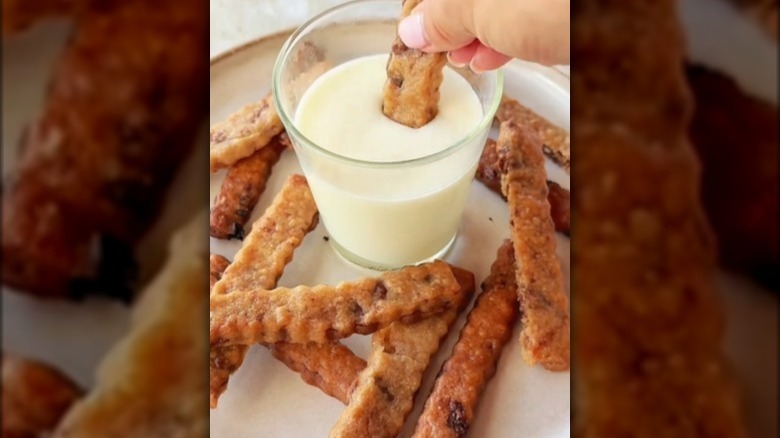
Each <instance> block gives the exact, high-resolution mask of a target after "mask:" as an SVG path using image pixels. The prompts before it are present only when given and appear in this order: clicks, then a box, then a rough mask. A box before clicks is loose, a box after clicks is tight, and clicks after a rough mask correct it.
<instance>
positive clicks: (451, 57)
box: [447, 40, 479, 68]
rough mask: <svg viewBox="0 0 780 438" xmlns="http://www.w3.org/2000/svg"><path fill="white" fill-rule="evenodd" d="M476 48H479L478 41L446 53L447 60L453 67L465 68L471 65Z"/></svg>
mask: <svg viewBox="0 0 780 438" xmlns="http://www.w3.org/2000/svg"><path fill="white" fill-rule="evenodd" d="M477 47H479V41H477V40H474V41H472V42H471V43H469V44H468V45H467V46H465V47H461V48H459V49H455V50H452V51H450V52H448V53H447V60H448V61H449V62H450V64H452V65H454V66H455V67H458V68H463V67H466V66H467V65H469V64H470V63H471V59H472V58H473V57H474V54H475V53H476V51H477Z"/></svg>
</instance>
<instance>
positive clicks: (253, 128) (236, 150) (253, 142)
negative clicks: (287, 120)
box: [209, 94, 284, 172]
mask: <svg viewBox="0 0 780 438" xmlns="http://www.w3.org/2000/svg"><path fill="white" fill-rule="evenodd" d="M283 129H284V126H283V125H282V120H281V119H280V118H279V114H277V112H276V107H275V106H274V102H273V96H272V95H271V94H268V95H267V96H266V97H265V98H263V100H261V101H259V102H255V103H250V104H249V105H246V106H244V107H243V108H241V109H240V110H238V111H236V112H235V113H233V114H231V115H230V116H229V117H228V118H227V119H225V120H223V121H221V122H218V123H216V124H214V125H213V126H212V127H211V129H210V130H209V163H210V164H209V167H210V169H211V171H212V172H216V171H217V170H219V169H222V168H223V167H228V166H231V165H233V164H235V163H236V162H238V160H240V159H242V158H246V157H248V156H250V155H252V154H253V153H254V152H255V151H257V150H259V149H260V148H263V147H265V146H266V145H268V144H269V143H270V141H271V139H272V138H274V137H275V136H276V135H278V134H279V133H281V132H282V130H283Z"/></svg>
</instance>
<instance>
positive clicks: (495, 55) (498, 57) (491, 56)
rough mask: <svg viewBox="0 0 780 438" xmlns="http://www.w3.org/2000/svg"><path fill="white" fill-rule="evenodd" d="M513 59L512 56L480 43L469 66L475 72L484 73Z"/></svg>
mask: <svg viewBox="0 0 780 438" xmlns="http://www.w3.org/2000/svg"><path fill="white" fill-rule="evenodd" d="M511 59H512V58H511V57H510V56H507V55H504V54H503V53H500V52H497V51H495V50H493V49H491V48H490V47H487V46H484V45H482V44H480V45H479V47H477V49H476V51H475V53H474V56H473V58H472V59H471V62H470V63H469V68H470V69H471V71H473V72H474V73H477V74H479V73H484V72H486V71H488V70H495V69H497V68H499V67H501V66H503V65H504V64H506V63H507V62H509V61H510V60H511Z"/></svg>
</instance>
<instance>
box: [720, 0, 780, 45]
mask: <svg viewBox="0 0 780 438" xmlns="http://www.w3.org/2000/svg"><path fill="white" fill-rule="evenodd" d="M729 1H730V2H731V3H732V4H734V5H735V6H737V7H738V8H740V9H741V10H742V11H743V12H744V13H746V14H747V15H748V16H749V17H750V18H751V19H753V20H754V21H755V22H756V23H758V24H759V25H760V26H761V28H762V29H763V30H764V32H766V34H767V35H769V37H770V38H772V39H774V40H775V41H777V36H778V35H777V21H778V16H777V0H729Z"/></svg>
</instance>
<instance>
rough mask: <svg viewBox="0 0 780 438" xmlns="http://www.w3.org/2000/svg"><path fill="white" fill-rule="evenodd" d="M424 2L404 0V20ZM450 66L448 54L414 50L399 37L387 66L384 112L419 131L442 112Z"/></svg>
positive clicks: (396, 39)
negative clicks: (441, 92)
mask: <svg viewBox="0 0 780 438" xmlns="http://www.w3.org/2000/svg"><path fill="white" fill-rule="evenodd" d="M422 1H423V0H404V2H403V11H402V12H401V19H403V18H404V17H406V16H408V15H409V14H410V13H411V12H412V10H413V9H414V8H415V7H416V6H417V5H418V4H420V3H422ZM446 63H447V58H446V56H445V55H444V53H425V52H422V51H421V50H418V49H410V48H409V47H406V45H405V44H404V43H403V42H402V41H401V38H400V37H398V36H397V35H396V37H395V41H394V42H393V47H392V51H391V53H390V59H389V60H388V62H387V81H386V82H385V88H384V100H383V102H382V112H384V114H385V115H386V116H387V117H389V118H391V119H393V120H395V121H396V122H398V123H401V124H403V125H406V126H409V127H412V128H419V127H421V126H423V125H425V124H427V123H428V122H430V121H431V120H433V118H434V117H436V114H438V112H439V87H440V86H441V83H442V80H443V74H442V70H443V69H444V65H445V64H446Z"/></svg>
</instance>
